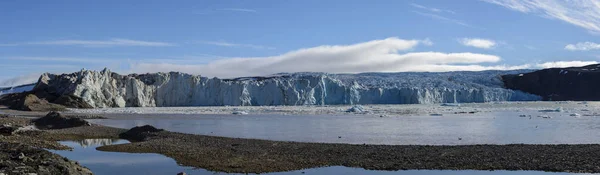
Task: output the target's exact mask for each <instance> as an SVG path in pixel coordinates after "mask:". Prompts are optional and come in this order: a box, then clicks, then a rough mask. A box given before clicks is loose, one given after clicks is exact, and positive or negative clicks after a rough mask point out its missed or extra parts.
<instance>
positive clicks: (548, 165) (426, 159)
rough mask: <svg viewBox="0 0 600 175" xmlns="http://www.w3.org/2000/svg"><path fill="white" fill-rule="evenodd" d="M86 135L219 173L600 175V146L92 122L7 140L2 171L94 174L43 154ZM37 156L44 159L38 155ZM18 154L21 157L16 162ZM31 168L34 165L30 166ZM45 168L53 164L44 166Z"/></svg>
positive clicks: (3, 120)
mask: <svg viewBox="0 0 600 175" xmlns="http://www.w3.org/2000/svg"><path fill="white" fill-rule="evenodd" d="M59 119H60V120H63V119H62V118H59ZM34 121H39V120H34ZM9 122H10V123H11V124H13V125H16V124H18V125H25V124H27V123H31V122H32V120H31V119H26V118H19V117H10V116H8V117H0V125H5V124H7V123H9ZM86 138H121V139H129V140H131V141H133V143H130V144H120V145H108V146H102V147H98V148H97V149H98V150H101V151H115V152H130V153H159V154H163V155H166V156H169V157H171V158H173V159H175V160H176V161H177V162H178V163H179V164H181V165H184V166H193V167H198V168H203V169H208V170H211V171H219V172H235V173H266V172H280V171H290V170H300V169H306V168H316V167H325V166H347V167H358V168H365V169H372V170H405V169H441V170H464V169H471V170H534V171H553V172H581V173H600V145H598V144H593V145H522V144H516V145H463V146H418V145H351V144H326V143H300V142H282V141H268V140H256V139H239V138H225V137H215V136H203V135H192V134H183V133H176V132H169V131H165V130H161V129H157V128H154V127H152V126H143V127H136V128H133V129H131V130H125V129H118V128H111V127H105V126H98V125H87V124H83V125H80V126H77V127H67V128H63V129H51V130H23V131H19V132H16V133H14V134H13V135H9V136H1V137H0V148H2V150H1V151H0V158H2V159H0V160H3V161H2V162H0V172H3V173H8V174H11V172H13V171H16V170H20V169H26V170H27V172H29V171H32V172H35V173H38V174H44V173H45V172H46V171H45V170H46V169H48V171H49V172H50V174H56V173H58V174H77V173H79V172H87V171H84V170H86V169H85V168H84V167H82V166H80V165H77V164H76V163H69V162H70V161H67V160H64V159H62V158H61V157H60V156H58V155H55V154H51V153H50V152H48V151H45V150H44V149H42V148H46V149H69V148H68V147H65V146H62V145H60V144H58V143H57V142H56V141H58V140H81V139H86ZM9 147H10V148H9ZM15 149H16V150H15ZM21 152H22V153H23V154H24V155H25V156H26V157H28V158H27V160H28V161H31V163H25V164H22V163H21V162H19V161H20V159H18V156H19V155H20V153H21ZM17 153H18V154H17ZM37 154H43V155H44V156H35V155H37ZM15 155H16V156H17V159H14V157H15ZM2 156H4V157H6V158H4V157H2ZM21 157H22V156H21ZM29 159H32V160H29ZM48 159H52V160H53V161H58V163H53V164H50V165H45V164H43V162H44V161H45V160H46V161H47V160H48ZM59 159H60V160H59ZM61 160H62V161H61ZM17 165H18V166H17ZM63 165H64V166H68V168H66V169H61V170H69V172H66V171H64V172H56V173H55V172H54V170H53V167H55V166H63ZM23 166H25V167H26V168H22V167H23ZM38 166H42V167H44V166H51V167H46V168H45V169H40V168H39V167H38ZM19 167H21V168H19ZM78 168H79V169H81V171H73V172H71V171H70V170H79V169H78ZM42 170H43V171H42ZM80 174H81V173H80Z"/></svg>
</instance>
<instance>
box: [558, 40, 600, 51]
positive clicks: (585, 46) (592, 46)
mask: <svg viewBox="0 0 600 175" xmlns="http://www.w3.org/2000/svg"><path fill="white" fill-rule="evenodd" d="M565 49H567V50H570V51H577V50H582V51H587V50H598V49H600V44H597V43H593V42H582V43H577V44H568V45H566V46H565Z"/></svg>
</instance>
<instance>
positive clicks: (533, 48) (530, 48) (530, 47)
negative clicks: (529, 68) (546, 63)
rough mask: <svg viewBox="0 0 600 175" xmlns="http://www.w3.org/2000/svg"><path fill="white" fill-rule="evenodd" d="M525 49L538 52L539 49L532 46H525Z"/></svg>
mask: <svg viewBox="0 0 600 175" xmlns="http://www.w3.org/2000/svg"><path fill="white" fill-rule="evenodd" d="M523 47H525V48H527V49H529V50H537V47H535V46H531V45H524V46H523Z"/></svg>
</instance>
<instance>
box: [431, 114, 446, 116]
mask: <svg viewBox="0 0 600 175" xmlns="http://www.w3.org/2000/svg"><path fill="white" fill-rule="evenodd" d="M429 115H430V116H444V114H429Z"/></svg>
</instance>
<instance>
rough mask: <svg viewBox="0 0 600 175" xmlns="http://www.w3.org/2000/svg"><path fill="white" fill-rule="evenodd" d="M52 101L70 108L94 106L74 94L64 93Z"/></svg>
mask: <svg viewBox="0 0 600 175" xmlns="http://www.w3.org/2000/svg"><path fill="white" fill-rule="evenodd" d="M52 103H55V104H59V105H63V106H67V107H70V108H93V107H92V106H91V105H90V104H88V103H86V102H85V101H83V99H82V98H80V97H76V96H73V95H62V96H60V97H58V98H57V99H56V100H54V101H52Z"/></svg>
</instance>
